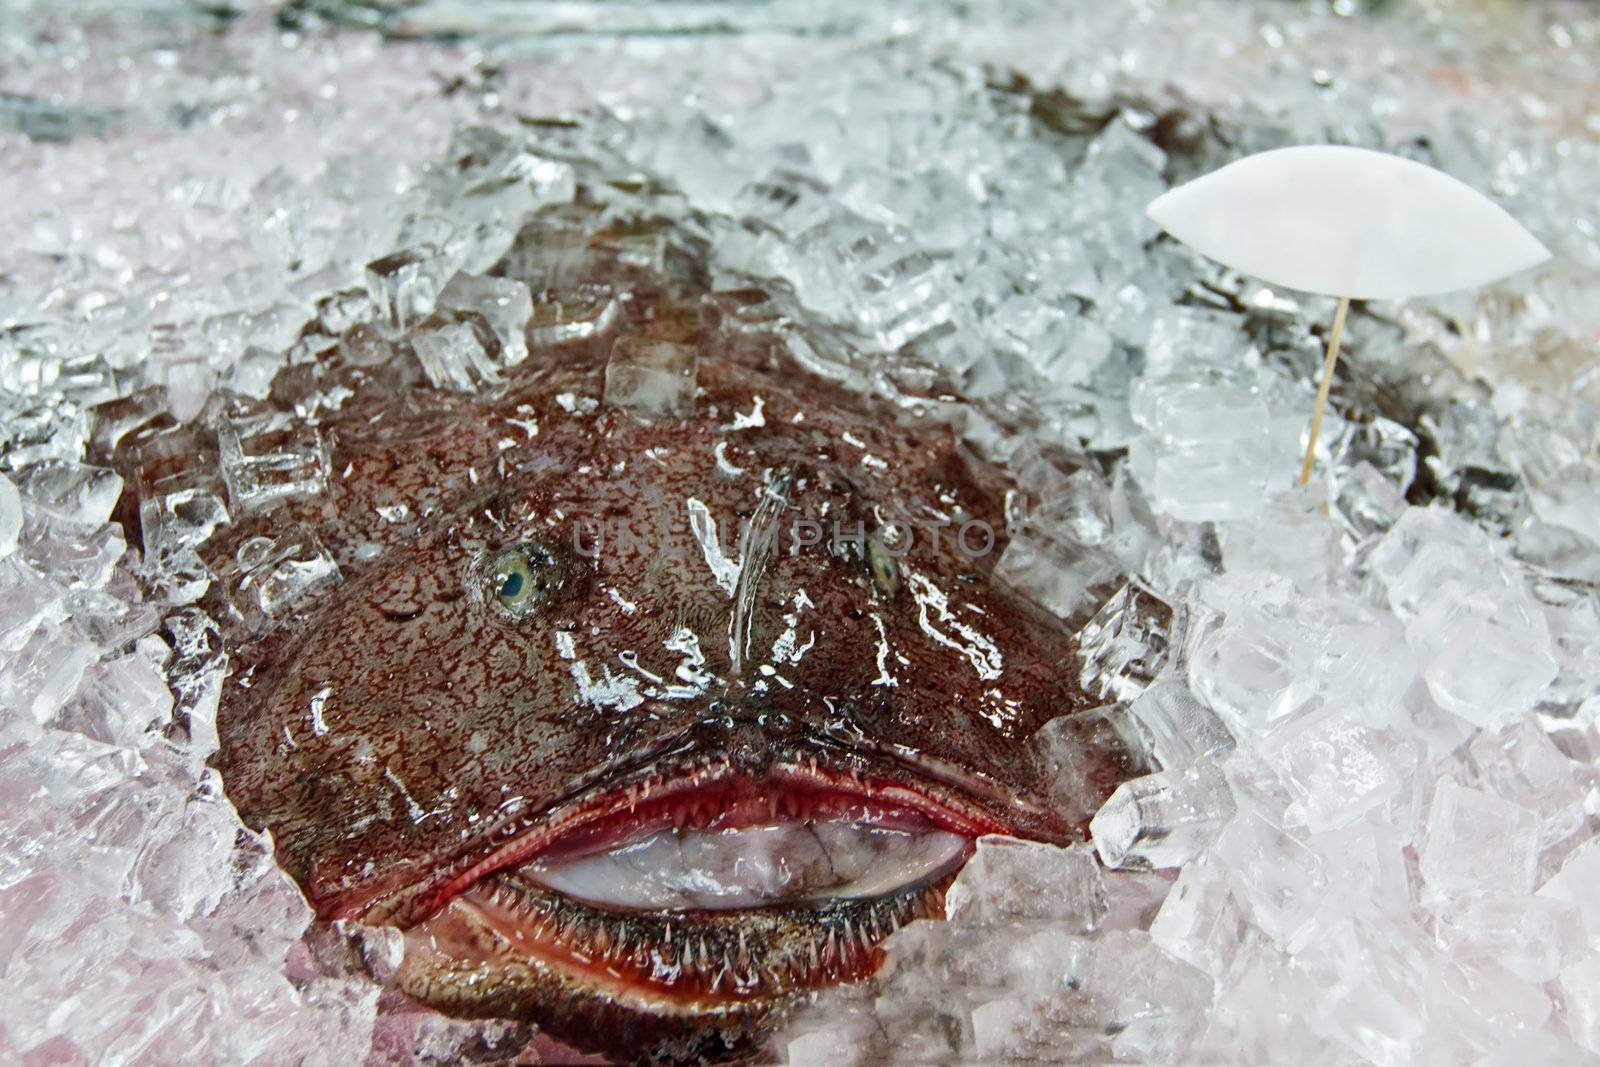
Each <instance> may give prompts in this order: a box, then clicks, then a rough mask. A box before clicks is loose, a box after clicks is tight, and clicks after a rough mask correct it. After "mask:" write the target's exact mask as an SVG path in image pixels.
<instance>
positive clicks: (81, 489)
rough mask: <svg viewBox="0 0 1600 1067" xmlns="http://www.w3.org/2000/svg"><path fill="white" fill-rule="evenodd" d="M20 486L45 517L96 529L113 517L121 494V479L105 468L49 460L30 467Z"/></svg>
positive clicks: (29, 500) (30, 501)
mask: <svg viewBox="0 0 1600 1067" xmlns="http://www.w3.org/2000/svg"><path fill="white" fill-rule="evenodd" d="M19 487H20V488H21V490H22V495H23V496H25V497H27V498H28V502H29V503H30V504H31V505H32V506H34V507H35V508H38V509H39V510H40V511H42V512H44V513H45V514H47V515H50V516H52V517H54V518H57V519H60V520H61V521H63V522H67V523H72V524H74V525H76V526H83V527H89V528H94V527H97V526H99V525H101V524H102V523H104V522H105V521H106V520H107V519H108V518H110V517H111V509H112V508H114V507H116V506H117V498H118V497H119V496H121V495H122V477H121V475H119V474H117V472H116V471H113V470H109V469H107V468H105V467H91V466H89V465H88V464H84V463H72V462H68V461H65V460H50V461H47V462H44V463H40V464H37V465H35V466H33V467H31V468H29V469H28V471H27V472H26V473H25V474H23V475H22V478H21V483H20V486H19Z"/></svg>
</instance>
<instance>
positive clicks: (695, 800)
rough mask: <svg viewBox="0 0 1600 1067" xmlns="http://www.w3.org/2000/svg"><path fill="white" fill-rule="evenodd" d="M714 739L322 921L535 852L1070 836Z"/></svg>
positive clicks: (867, 772)
mask: <svg viewBox="0 0 1600 1067" xmlns="http://www.w3.org/2000/svg"><path fill="white" fill-rule="evenodd" d="M696 733H698V732H696ZM718 733H719V734H720V735H721V740H722V741H724V742H727V741H730V740H733V741H734V743H732V744H722V745H719V746H718V747H717V748H716V749H714V750H710V751H708V750H707V748H706V747H705V746H704V741H703V739H704V736H705V735H704V734H703V733H699V736H690V737H688V738H686V739H683V740H682V743H680V744H678V745H676V746H673V747H670V748H669V749H668V750H667V751H665V752H660V753H658V754H656V755H654V756H652V757H650V758H647V759H644V760H639V761H636V762H635V763H634V764H633V765H632V766H630V767H628V768H626V769H623V770H619V771H614V772H613V773H611V774H608V775H606V776H605V777H604V778H602V779H600V780H598V781H596V782H594V783H592V784H590V785H588V786H587V787H585V788H583V789H581V790H579V791H578V792H576V793H575V794H574V795H572V796H570V797H569V798H568V799H566V800H564V801H561V802H559V803H557V804H555V805H553V806H549V807H546V808H544V809H543V810H540V811H535V812H527V813H524V812H521V811H517V810H514V809H513V810H510V811H508V812H506V813H505V814H503V815H502V816H501V817H500V818H499V819H498V820H496V821H495V822H493V823H492V824H490V825H488V826H486V828H485V830H484V832H483V833H482V834H480V835H479V838H478V840H477V841H476V842H475V843H474V844H473V845H471V846H469V847H468V848H467V849H465V850H462V851H461V853H460V854H459V855H458V856H456V857H455V858H453V859H449V860H443V861H440V862H439V863H437V864H436V865H435V867H434V868H433V869H432V870H429V871H426V872H425V873H424V874H423V875H422V877H421V878H419V879H417V880H416V881H414V882H413V883H411V884H409V885H405V886H401V887H396V886H392V885H391V886H385V887H381V888H380V889H379V890H378V892H376V893H373V892H370V891H369V892H368V893H363V894H360V895H355V894H348V895H346V896H344V897H340V898H333V899H331V900H330V901H329V902H328V904H327V905H326V906H325V908H324V909H323V915H322V917H323V918H329V919H337V918H352V919H357V920H359V921H361V922H364V923H367V924H370V925H395V926H400V927H407V926H410V925H413V924H415V923H418V922H421V921H423V920H424V919H426V918H427V917H428V916H429V915H431V914H433V913H435V912H437V911H439V910H440V909H441V908H443V907H444V906H445V905H446V904H448V903H449V901H450V900H452V899H453V898H454V897H456V896H457V895H459V894H461V893H462V892H464V891H465V890H467V889H468V888H470V887H471V886H472V885H474V884H475V883H477V882H479V881H480V880H482V879H483V878H484V877H486V876H487V875H489V874H492V873H494V872H495V871H499V870H504V869H511V868H517V867H522V866H524V865H526V864H528V863H530V862H531V861H533V860H535V859H536V858H538V857H540V856H541V855H544V856H546V857H549V856H553V855H557V854H560V853H562V852H568V853H571V852H574V851H576V850H578V849H583V848H587V849H588V850H589V851H594V850H595V849H596V847H597V846H599V845H604V844H607V843H612V844H615V843H618V842H623V841H624V840H625V839H628V838H630V837H638V836H642V835H644V834H646V833H648V832H651V831H655V830H672V831H676V832H682V831H685V830H699V831H707V832H731V831H735V830H741V829H747V828H750V827H753V826H761V825H778V824H797V823H805V822H807V821H813V822H814V821H823V822H832V823H839V822H851V823H859V824H862V825H869V826H875V827H878V828H880V829H890V828H893V827H905V828H908V829H909V828H913V826H914V828H917V829H927V830H929V831H935V830H936V831H940V832H944V833H949V834H953V835H956V836H959V837H961V838H963V839H967V840H970V839H973V838H976V837H978V836H981V835H983V834H1011V835H1018V836H1027V837H1033V838H1039V839H1043V840H1068V839H1070V838H1071V837H1072V836H1073V831H1072V828H1071V827H1069V826H1066V825H1065V824H1063V823H1062V822H1061V821H1060V820H1059V819H1058V818H1056V817H1054V816H1053V814H1052V813H1050V812H1049V811H1048V810H1047V809H1044V808H1043V807H1038V808H1035V807H1033V806H1029V805H1025V804H1023V803H1022V802H1019V801H1017V800H1015V799H1014V798H1008V799H1007V800H1005V801H1002V800H1001V799H1000V798H999V796H998V794H999V791H998V790H992V789H990V788H988V787H987V783H985V782H983V781H982V780H981V779H977V778H972V779H970V780H969V781H967V782H962V783H960V784H955V783H953V782H952V781H951V780H950V779H951V777H952V776H953V774H954V771H953V770H952V769H950V768H944V767H929V768H920V767H916V766H914V765H910V764H908V763H906V762H905V761H903V760H899V759H894V758H892V757H889V756H885V755H883V754H881V753H877V752H870V751H859V750H855V749H851V748H846V747H843V746H840V745H837V744H835V743H833V742H831V741H828V740H826V739H820V738H814V737H806V738H804V739H798V738H797V739H795V740H789V741H780V742H776V743H770V744H768V745H767V746H765V747H762V748H759V749H758V748H755V747H753V746H751V745H749V744H745V743H740V741H739V740H738V739H736V738H730V737H728V736H727V734H726V732H725V731H720V730H719V731H718ZM991 793H992V794H995V795H994V796H989V795H987V794H991Z"/></svg>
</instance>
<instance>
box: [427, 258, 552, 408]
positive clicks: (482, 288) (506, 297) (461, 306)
mask: <svg viewBox="0 0 1600 1067" xmlns="http://www.w3.org/2000/svg"><path fill="white" fill-rule="evenodd" d="M438 306H439V308H441V309H442V310H446V311H470V312H474V313H476V314H478V315H482V316H483V318H484V319H485V320H486V321H487V322H488V323H489V326H490V327H491V328H492V329H493V330H494V334H495V337H496V338H498V339H499V341H500V345H501V348H502V349H503V350H504V353H505V354H504V357H503V358H502V360H501V362H502V363H503V364H504V365H505V366H513V365H515V364H517V363H521V362H522V361H523V360H524V359H527V358H528V338H527V329H528V320H530V319H531V318H533V296H532V295H531V294H530V293H529V292H528V287H527V286H526V285H524V284H523V283H522V282H519V281H516V280H515V279H512V278H488V277H484V276H482V275H477V274H462V273H459V272H458V273H456V274H455V275H454V276H452V277H451V279H450V280H449V281H448V282H447V283H445V287H444V289H442V290H441V291H440V293H439V301H438ZM435 384H437V383H435Z"/></svg>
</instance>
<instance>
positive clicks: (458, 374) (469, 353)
mask: <svg viewBox="0 0 1600 1067" xmlns="http://www.w3.org/2000/svg"><path fill="white" fill-rule="evenodd" d="M411 347H412V350H413V351H415V352H416V354H417V362H419V363H421V364H422V370H423V373H425V374H426V375H427V376H428V380H429V381H430V382H432V383H433V386H434V388H435V389H454V390H456V391H457V392H462V393H476V392H481V391H483V390H485V389H489V388H492V387H493V386H496V385H498V384H500V381H501V368H502V367H503V366H504V356H505V351H506V350H505V349H503V348H502V347H501V346H500V342H499V340H498V339H496V338H495V337H494V335H493V331H491V330H490V328H489V325H488V323H487V322H485V321H484V320H483V318H482V316H479V315H476V314H463V313H461V312H448V313H441V314H437V315H430V316H429V317H428V318H427V319H425V320H423V322H422V323H421V324H420V325H419V326H418V327H417V330H416V332H415V333H413V334H412V335H411Z"/></svg>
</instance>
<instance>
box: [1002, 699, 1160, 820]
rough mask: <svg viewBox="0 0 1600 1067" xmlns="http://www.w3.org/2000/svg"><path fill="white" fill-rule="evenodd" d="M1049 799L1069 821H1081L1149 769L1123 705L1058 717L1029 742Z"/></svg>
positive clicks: (1143, 751) (1142, 747) (1137, 734)
mask: <svg viewBox="0 0 1600 1067" xmlns="http://www.w3.org/2000/svg"><path fill="white" fill-rule="evenodd" d="M1030 745H1031V746H1032V748H1033V750H1034V752H1035V753H1036V754H1037V756H1038V758H1039V763H1040V769H1041V771H1043V772H1044V774H1045V776H1046V781H1047V789H1048V791H1049V793H1050V798H1051V800H1052V801H1054V803H1055V805H1056V808H1057V809H1058V810H1059V812H1060V813H1061V815H1062V816H1063V817H1064V818H1067V819H1069V820H1071V821H1073V822H1081V821H1082V820H1084V819H1087V818H1088V817H1089V816H1091V815H1093V814H1094V813H1095V812H1096V811H1098V810H1099V808H1100V804H1101V803H1102V801H1103V800H1104V798H1105V796H1106V794H1107V793H1109V792H1110V791H1111V790H1112V789H1113V788H1115V786H1116V784H1117V783H1118V782H1120V781H1122V780H1123V779H1124V778H1127V777H1129V776H1130V775H1136V774H1141V773H1143V772H1144V771H1145V770H1147V769H1148V767H1147V764H1148V758H1147V757H1148V753H1147V752H1146V750H1145V741H1144V739H1143V737H1141V736H1140V735H1139V733H1138V731H1137V724H1136V723H1134V722H1133V721H1132V720H1131V719H1130V718H1129V717H1128V712H1127V709H1126V708H1124V707H1123V706H1122V705H1120V704H1112V705H1107V706H1106V707H1102V708H1088V709H1085V710H1082V711H1076V712H1073V713H1071V714H1069V715H1059V716H1057V717H1056V718H1054V719H1051V720H1050V721H1049V722H1047V723H1045V724H1044V725H1043V726H1041V727H1040V728H1039V730H1038V732H1036V733H1035V734H1034V735H1033V738H1032V740H1031V741H1030Z"/></svg>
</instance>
